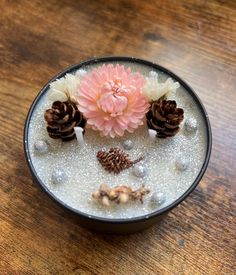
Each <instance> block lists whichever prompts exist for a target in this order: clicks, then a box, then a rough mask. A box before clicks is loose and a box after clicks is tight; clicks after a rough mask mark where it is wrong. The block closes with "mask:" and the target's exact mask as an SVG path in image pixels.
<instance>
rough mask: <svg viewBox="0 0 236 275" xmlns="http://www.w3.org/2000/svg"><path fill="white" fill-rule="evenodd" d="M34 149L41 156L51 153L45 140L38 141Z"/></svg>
mask: <svg viewBox="0 0 236 275" xmlns="http://www.w3.org/2000/svg"><path fill="white" fill-rule="evenodd" d="M34 149H35V151H36V152H37V153H39V154H46V153H48V151H49V148H48V143H47V142H46V141H45V140H37V141H35V143H34Z"/></svg>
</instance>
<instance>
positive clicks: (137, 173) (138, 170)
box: [133, 165, 147, 178]
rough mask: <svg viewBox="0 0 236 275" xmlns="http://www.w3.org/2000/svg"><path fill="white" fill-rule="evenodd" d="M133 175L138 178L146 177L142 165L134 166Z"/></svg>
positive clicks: (145, 171) (144, 168) (145, 170)
mask: <svg viewBox="0 0 236 275" xmlns="http://www.w3.org/2000/svg"><path fill="white" fill-rule="evenodd" d="M133 173H134V175H135V176H136V177H138V178H143V177H145V176H146V175H147V169H146V167H145V166H143V165H135V166H134V168H133Z"/></svg>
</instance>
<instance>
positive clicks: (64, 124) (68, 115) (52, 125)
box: [44, 101, 86, 141]
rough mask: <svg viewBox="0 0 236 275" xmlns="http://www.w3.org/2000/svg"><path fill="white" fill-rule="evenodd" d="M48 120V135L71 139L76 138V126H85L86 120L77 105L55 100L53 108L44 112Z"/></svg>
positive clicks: (55, 137)
mask: <svg viewBox="0 0 236 275" xmlns="http://www.w3.org/2000/svg"><path fill="white" fill-rule="evenodd" d="M44 118H45V120H46V122H47V131H48V135H49V136H50V137H51V138H54V139H58V138H61V139H62V141H70V140H72V139H74V138H75V132H74V127H76V126H78V127H82V128H84V127H85V124H86V120H85V119H84V117H83V115H82V114H81V113H80V111H79V110H78V108H77V106H76V105H75V104H73V103H71V102H69V101H65V102H61V101H55V102H53V104H52V108H51V109H48V110H46V111H45V113H44Z"/></svg>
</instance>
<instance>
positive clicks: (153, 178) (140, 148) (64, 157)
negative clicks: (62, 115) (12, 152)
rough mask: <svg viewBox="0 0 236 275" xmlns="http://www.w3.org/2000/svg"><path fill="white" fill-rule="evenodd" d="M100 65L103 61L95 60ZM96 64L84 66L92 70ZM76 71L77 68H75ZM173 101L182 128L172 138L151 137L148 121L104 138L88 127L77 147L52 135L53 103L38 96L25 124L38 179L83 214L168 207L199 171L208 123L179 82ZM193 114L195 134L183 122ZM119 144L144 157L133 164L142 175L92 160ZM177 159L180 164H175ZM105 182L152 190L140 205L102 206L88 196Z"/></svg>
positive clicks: (144, 70) (126, 214)
mask: <svg viewBox="0 0 236 275" xmlns="http://www.w3.org/2000/svg"><path fill="white" fill-rule="evenodd" d="M119 64H124V65H125V66H126V67H128V66H130V67H131V69H132V71H139V72H140V73H141V74H143V76H144V77H146V76H147V75H148V73H149V72H150V71H152V70H153V68H150V67H148V66H145V65H139V64H133V63H128V62H119ZM99 65H101V64H99ZM93 67H94V66H90V67H83V68H82V69H83V70H85V71H90V70H91V69H92V68H93ZM74 73H76V72H74ZM157 73H158V74H159V78H160V81H161V80H163V81H165V80H166V79H167V78H168V75H165V74H163V73H162V72H159V71H157ZM171 99H173V100H176V102H177V105H178V107H180V108H183V109H184V121H183V122H182V124H181V129H180V131H179V132H178V133H177V134H176V135H175V136H174V137H171V138H166V139H158V138H157V139H156V140H153V139H151V138H150V136H149V133H148V129H147V126H146V124H145V123H144V125H143V126H140V127H139V128H138V129H137V130H135V132H134V133H133V134H131V133H125V134H124V136H123V137H118V138H114V139H111V138H104V137H100V135H99V133H98V132H96V131H93V130H92V129H89V128H86V131H85V135H84V145H83V146H80V145H79V143H78V142H77V140H76V139H74V140H73V141H70V142H62V141H61V140H54V139H51V138H50V137H49V136H48V134H47V131H46V123H45V121H44V116H43V114H44V111H45V110H46V109H47V108H50V106H51V104H52V102H51V101H50V100H49V99H48V97H47V92H46V93H45V94H44V95H43V96H42V97H41V98H40V100H39V102H38V103H37V105H36V107H35V109H34V112H33V114H32V117H31V120H30V124H29V134H28V142H29V153H30V156H31V161H32V165H33V166H34V169H35V171H36V173H37V175H38V177H39V178H40V179H41V181H42V182H44V184H45V185H46V186H47V187H48V189H49V190H50V191H51V192H52V193H53V194H54V195H55V196H56V197H58V198H59V199H60V200H61V201H63V202H64V203H65V204H67V205H69V206H71V207H72V208H74V209H77V210H79V211H81V212H84V213H86V214H88V215H95V216H99V217H106V218H115V219H116V218H132V217H137V216H142V215H148V214H150V213H151V212H153V211H155V210H157V209H160V208H163V207H165V206H168V205H169V204H171V203H173V202H174V201H175V200H177V199H178V198H179V197H180V196H181V195H182V194H183V193H184V192H185V191H187V189H188V188H189V187H190V186H191V185H192V183H193V182H194V180H195V178H196V177H197V175H198V174H199V172H200V170H201V168H202V165H203V162H204V159H205V156H206V150H207V138H206V137H207V132H206V125H205V122H204V119H203V116H202V114H201V111H200V110H199V109H198V106H197V104H196V103H195V101H194V99H193V98H192V97H191V95H189V94H188V92H187V91H186V90H185V89H184V88H183V87H182V86H180V87H179V88H178V89H177V92H176V94H175V95H172V96H171ZM190 118H194V120H195V121H196V123H197V130H196V131H195V132H194V134H191V133H189V132H188V133H186V129H185V127H184V122H185V121H186V120H187V119H190ZM39 140H44V141H46V142H47V144H48V148H49V150H48V152H47V153H45V154H38V153H37V152H36V150H35V143H36V142H37V141H39ZM127 140H128V141H129V143H130V144H132V148H131V149H130V148H127V149H129V150H126V149H124V148H125V146H124V144H125V141H127ZM111 147H118V148H120V149H122V150H124V151H125V152H126V153H128V154H129V155H130V157H131V159H137V158H138V157H140V156H141V155H144V160H143V161H141V162H139V163H138V164H136V165H142V166H144V167H145V169H146V170H145V171H146V173H145V176H144V177H137V176H135V174H134V172H133V169H134V167H131V168H129V169H126V170H124V171H122V172H121V173H120V174H118V175H114V174H110V173H108V172H107V171H105V170H104V169H103V168H102V166H101V165H100V163H99V162H98V160H97V158H96V153H97V151H99V150H101V149H105V150H109V149H110V148H111ZM181 159H183V160H187V161H188V166H187V168H186V169H184V170H181V169H177V167H176V162H177V161H178V160H181ZM177 163H179V162H177ZM180 163H181V162H180ZM60 169H62V170H63V171H65V172H66V175H67V180H66V181H65V182H60V183H58V184H54V183H53V182H52V174H53V172H54V171H55V170H60ZM102 183H105V184H107V185H109V186H110V187H115V186H117V185H128V186H131V187H132V188H134V189H137V188H139V187H140V186H141V185H142V184H145V186H146V187H148V188H150V191H151V192H150V193H149V194H148V195H146V196H145V197H144V203H143V204H142V203H140V202H139V201H135V202H130V203H127V204H119V205H117V204H114V205H112V207H105V206H103V205H101V204H98V203H97V202H96V201H94V200H93V199H92V198H91V194H92V193H93V192H94V191H95V190H97V189H98V188H99V186H100V185H101V184H102ZM158 192H159V193H161V194H164V196H165V200H164V202H163V203H162V204H156V208H153V205H152V207H150V199H151V196H152V194H153V193H158Z"/></svg>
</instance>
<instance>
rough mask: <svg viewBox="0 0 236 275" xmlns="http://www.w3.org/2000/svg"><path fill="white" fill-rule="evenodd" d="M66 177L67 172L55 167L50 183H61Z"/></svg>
mask: <svg viewBox="0 0 236 275" xmlns="http://www.w3.org/2000/svg"><path fill="white" fill-rule="evenodd" d="M67 179H68V176H67V174H66V173H65V172H64V171H63V170H59V169H56V170H54V171H53V173H52V183H53V184H62V183H64V182H66V181H67Z"/></svg>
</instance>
